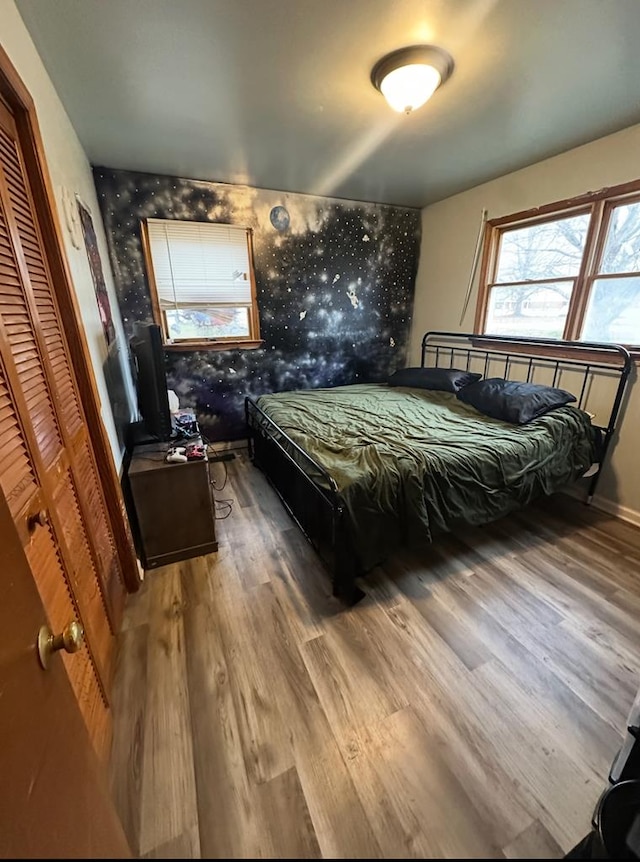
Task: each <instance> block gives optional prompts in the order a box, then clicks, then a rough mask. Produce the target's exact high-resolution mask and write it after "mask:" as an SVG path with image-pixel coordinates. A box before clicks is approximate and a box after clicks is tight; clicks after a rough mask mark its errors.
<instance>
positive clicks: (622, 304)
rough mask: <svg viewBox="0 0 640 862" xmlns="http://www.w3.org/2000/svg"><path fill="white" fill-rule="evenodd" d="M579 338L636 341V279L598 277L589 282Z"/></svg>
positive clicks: (639, 292) (639, 308) (639, 300)
mask: <svg viewBox="0 0 640 862" xmlns="http://www.w3.org/2000/svg"><path fill="white" fill-rule="evenodd" d="M582 341H614V342H617V343H622V344H640V278H639V277H636V278H599V279H598V280H597V281H595V282H594V283H593V288H592V290H591V296H590V297H589V305H588V307H587V317H586V319H585V324H584V329H583V332H582Z"/></svg>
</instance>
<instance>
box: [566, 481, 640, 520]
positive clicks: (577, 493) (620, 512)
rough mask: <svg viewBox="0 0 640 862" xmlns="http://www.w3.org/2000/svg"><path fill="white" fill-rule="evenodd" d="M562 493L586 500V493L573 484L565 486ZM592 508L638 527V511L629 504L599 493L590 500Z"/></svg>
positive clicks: (639, 517) (639, 518) (639, 516)
mask: <svg viewBox="0 0 640 862" xmlns="http://www.w3.org/2000/svg"><path fill="white" fill-rule="evenodd" d="M563 493H564V494H567V495H568V496H569V497H575V498H576V499H577V500H582V501H583V502H584V501H585V500H586V494H585V492H584V491H583V490H581V489H580V488H576V487H575V486H573V487H571V488H565V489H564V490H563ZM591 505H592V506H593V508H594V509H599V510H600V511H601V512H606V513H607V515H613V516H614V517H615V518H620V520H621V521H626V522H627V523H628V524H633V526H634V527H640V512H637V511H636V510H635V509H631V508H629V506H623V505H622V504H621V503H614V501H613V500H608V499H607V498H606V497H601V496H600V495H599V494H596V496H595V497H594V498H593V500H592V501H591Z"/></svg>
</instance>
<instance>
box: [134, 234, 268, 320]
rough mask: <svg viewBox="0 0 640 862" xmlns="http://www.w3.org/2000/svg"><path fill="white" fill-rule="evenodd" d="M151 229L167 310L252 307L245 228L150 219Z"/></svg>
mask: <svg viewBox="0 0 640 862" xmlns="http://www.w3.org/2000/svg"><path fill="white" fill-rule="evenodd" d="M147 233H148V237H149V246H150V252H151V259H152V261H153V273H154V277H155V282H156V289H157V292H158V299H159V301H160V306H161V307H162V308H178V307H180V306H185V305H209V306H211V305H233V306H242V305H245V306H250V305H251V280H250V277H249V248H248V244H247V230H246V228H243V227H236V226H235V225H226V224H207V223H203V222H195V221H194V222H191V221H189V222H184V221H174V220H172V219H148V220H147Z"/></svg>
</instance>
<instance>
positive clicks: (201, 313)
mask: <svg viewBox="0 0 640 862" xmlns="http://www.w3.org/2000/svg"><path fill="white" fill-rule="evenodd" d="M165 314H166V316H167V329H168V331H169V338H172V339H182V338H195V339H203V338H247V337H248V336H249V332H250V330H249V309H248V308H206V307H203V306H198V307H193V308H189V307H188V306H186V307H185V306H182V307H181V308H178V309H166V311H165Z"/></svg>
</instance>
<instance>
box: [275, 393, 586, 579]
mask: <svg viewBox="0 0 640 862" xmlns="http://www.w3.org/2000/svg"><path fill="white" fill-rule="evenodd" d="M258 404H259V406H260V407H261V408H262V409H263V410H264V411H265V413H266V414H267V415H268V416H269V417H270V418H271V419H273V420H274V421H275V422H276V423H277V424H278V425H279V426H280V427H281V428H282V429H283V430H284V431H286V433H287V434H288V435H289V436H290V437H291V438H292V439H293V440H295V441H296V442H297V443H298V444H299V445H301V446H302V448H303V449H305V450H306V451H307V452H308V453H309V455H311V457H312V458H313V459H314V460H315V461H317V462H318V463H319V464H320V465H321V466H323V467H324V468H325V469H326V470H327V471H328V472H329V474H330V475H331V476H332V477H333V478H334V479H335V481H336V482H337V485H338V489H339V491H340V494H341V496H342V499H343V500H344V504H345V508H346V510H347V513H348V518H349V524H350V530H351V533H352V538H353V543H354V546H355V549H356V551H357V553H358V555H359V557H360V560H361V563H362V565H363V568H364V569H365V570H367V569H369V568H371V567H372V566H374V565H376V564H377V563H379V562H380V561H381V560H382V559H383V558H384V557H385V556H387V555H388V554H389V553H390V552H391V551H392V550H393V549H394V548H396V547H397V546H398V545H400V544H404V543H414V542H420V541H430V540H431V538H432V536H433V535H434V534H436V533H438V532H440V531H446V530H453V529H455V528H456V527H457V526H459V525H460V524H462V523H467V524H484V523H488V522H489V521H493V520H495V519H497V518H500V517H502V516H503V515H505V514H507V513H508V512H510V511H512V510H513V509H516V508H519V507H520V506H523V505H525V504H526V503H528V502H529V501H530V500H532V499H533V498H534V497H537V496H539V495H541V494H551V493H552V492H554V491H556V490H558V489H559V488H560V487H561V486H563V485H566V484H567V483H569V482H572V481H573V480H575V479H577V478H578V477H579V476H580V475H581V474H582V473H584V471H585V470H586V469H587V468H588V467H589V466H590V464H591V463H592V461H593V460H595V441H594V431H593V428H592V426H591V422H590V420H589V417H588V416H587V415H586V414H585V413H583V412H582V411H580V410H577V409H576V408H574V407H562V408H560V409H559V410H554V411H552V412H551V413H548V414H547V415H546V416H543V417H541V418H539V419H535V420H534V421H532V422H530V423H528V424H527V425H523V426H518V425H510V424H508V423H506V422H500V421H497V420H495V419H490V418H489V417H487V416H484V415H483V414H481V413H478V411H477V410H475V409H474V408H473V407H469V406H467V405H466V404H463V403H462V402H461V401H458V399H457V398H456V397H455V395H452V394H450V393H445V392H431V391H426V390H424V389H405V388H400V387H399V388H390V387H388V386H386V385H377V384H361V385H356V386H341V387H337V388H335V389H315V390H307V391H297V392H283V393H279V394H276V395H264V396H262V397H261V398H260V399H259V402H258Z"/></svg>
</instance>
